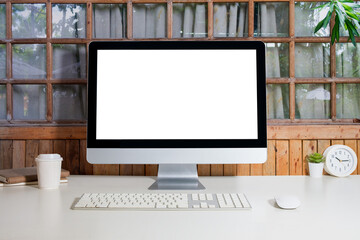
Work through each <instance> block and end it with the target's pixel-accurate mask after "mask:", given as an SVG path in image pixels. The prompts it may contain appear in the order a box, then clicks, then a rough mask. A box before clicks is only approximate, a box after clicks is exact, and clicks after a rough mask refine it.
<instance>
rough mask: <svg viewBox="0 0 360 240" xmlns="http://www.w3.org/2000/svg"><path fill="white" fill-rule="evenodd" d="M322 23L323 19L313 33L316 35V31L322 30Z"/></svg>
mask: <svg viewBox="0 0 360 240" xmlns="http://www.w3.org/2000/svg"><path fill="white" fill-rule="evenodd" d="M324 21H325V18H324V19H323V20H321V21H320V22H319V23H318V24H317V25H316V27H315V30H314V33H317V31H319V30H320V29H321V28H322V26H323V24H324Z"/></svg>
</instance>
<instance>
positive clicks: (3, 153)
mask: <svg viewBox="0 0 360 240" xmlns="http://www.w3.org/2000/svg"><path fill="white" fill-rule="evenodd" d="M12 149H13V141H11V140H0V169H11V168H12V154H13V151H12Z"/></svg>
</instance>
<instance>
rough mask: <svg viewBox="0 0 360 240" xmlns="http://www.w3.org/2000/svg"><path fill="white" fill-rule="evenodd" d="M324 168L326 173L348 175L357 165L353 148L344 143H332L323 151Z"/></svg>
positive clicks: (340, 175) (339, 175)
mask: <svg viewBox="0 0 360 240" xmlns="http://www.w3.org/2000/svg"><path fill="white" fill-rule="evenodd" d="M323 155H324V157H325V164H324V169H325V171H326V172H327V173H329V174H331V175H334V176H337V177H346V176H349V175H350V174H351V173H352V172H354V170H355V169H356V166H357V157H356V153H355V152H354V150H352V149H351V148H350V147H348V146H345V145H332V146H330V147H328V148H327V149H326V150H325V152H324V154H323Z"/></svg>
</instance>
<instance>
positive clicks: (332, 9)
mask: <svg viewBox="0 0 360 240" xmlns="http://www.w3.org/2000/svg"><path fill="white" fill-rule="evenodd" d="M322 8H328V9H329V10H328V13H327V14H326V16H325V17H324V19H322V20H321V21H320V22H319V23H318V24H317V25H316V27H315V30H314V33H316V32H317V31H319V30H320V29H321V28H326V27H327V26H328V25H329V23H330V19H331V16H332V15H333V14H334V15H335V24H334V26H333V29H332V33H331V44H334V42H335V39H336V41H337V42H339V38H340V26H341V28H342V29H344V30H345V31H347V32H348V33H349V39H350V40H351V42H352V44H353V45H354V46H355V47H356V42H355V36H357V37H359V32H358V29H360V12H359V11H357V10H358V9H359V8H360V5H359V4H358V3H354V2H353V1H352V0H331V1H330V2H328V3H325V4H323V5H320V6H318V7H316V8H314V9H322Z"/></svg>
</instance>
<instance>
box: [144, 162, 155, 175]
mask: <svg viewBox="0 0 360 240" xmlns="http://www.w3.org/2000/svg"><path fill="white" fill-rule="evenodd" d="M157 173H158V165H157V164H146V165H145V175H146V176H157Z"/></svg>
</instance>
